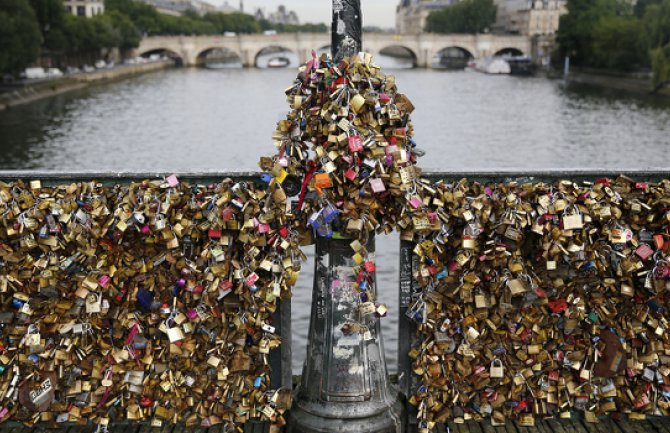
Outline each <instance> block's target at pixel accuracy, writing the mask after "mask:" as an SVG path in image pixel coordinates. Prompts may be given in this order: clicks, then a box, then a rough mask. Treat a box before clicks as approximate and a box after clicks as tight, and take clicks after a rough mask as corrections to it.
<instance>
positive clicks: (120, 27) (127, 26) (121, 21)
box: [105, 11, 142, 50]
mask: <svg viewBox="0 0 670 433" xmlns="http://www.w3.org/2000/svg"><path fill="white" fill-rule="evenodd" d="M105 15H107V16H109V18H110V19H111V20H112V24H113V25H114V28H115V29H116V32H117V33H118V37H119V45H118V47H119V48H120V49H122V50H127V49H131V48H136V47H137V46H139V45H140V42H141V41H142V33H140V31H139V29H138V28H137V27H136V26H135V24H133V22H132V21H131V20H130V18H128V17H127V16H126V15H123V14H122V13H120V12H118V11H109V12H105Z"/></svg>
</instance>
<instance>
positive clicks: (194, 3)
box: [141, 0, 217, 16]
mask: <svg viewBox="0 0 670 433" xmlns="http://www.w3.org/2000/svg"><path fill="white" fill-rule="evenodd" d="M141 1H142V2H143V3H146V4H148V5H151V6H153V7H155V8H156V10H158V12H160V13H162V14H165V15H173V16H180V15H182V14H183V13H184V12H186V11H193V12H196V13H198V14H200V15H204V14H206V13H208V12H217V8H216V6H214V5H212V4H211V3H207V2H205V1H202V0H141Z"/></svg>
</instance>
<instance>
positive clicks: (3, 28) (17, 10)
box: [0, 0, 41, 74]
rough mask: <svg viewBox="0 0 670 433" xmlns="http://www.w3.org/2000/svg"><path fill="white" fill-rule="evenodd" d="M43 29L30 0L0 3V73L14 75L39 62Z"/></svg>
mask: <svg viewBox="0 0 670 433" xmlns="http://www.w3.org/2000/svg"><path fill="white" fill-rule="evenodd" d="M40 40H41V35H40V29H39V24H38V21H37V17H36V16H35V12H34V11H33V9H32V8H31V7H30V4H29V3H28V1H27V0H2V1H0V72H3V73H10V74H14V73H17V72H19V71H21V70H22V69H24V68H25V67H26V66H30V65H31V64H32V63H34V62H35V60H37V57H38V56H39V52H40Z"/></svg>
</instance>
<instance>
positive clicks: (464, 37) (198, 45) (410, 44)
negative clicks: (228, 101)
mask: <svg viewBox="0 0 670 433" xmlns="http://www.w3.org/2000/svg"><path fill="white" fill-rule="evenodd" d="M329 46H330V35H329V34H328V33H282V34H278V35H271V36H270V35H261V34H252V35H237V36H233V37H227V36H149V37H146V38H144V39H143V40H142V42H141V43H140V46H139V47H138V48H137V49H136V50H135V54H136V55H143V54H146V53H150V52H153V51H168V52H171V53H173V54H174V55H175V56H177V57H179V58H181V59H182V61H183V63H184V65H186V66H196V65H198V63H199V62H200V61H201V59H202V56H203V54H204V53H206V52H207V51H208V50H211V49H214V48H222V49H226V50H228V51H230V52H231V53H234V54H235V55H237V56H238V57H239V58H240V61H241V63H242V65H243V66H245V67H254V66H256V58H257V57H258V55H259V54H260V53H261V51H263V50H264V49H266V48H268V47H282V48H284V49H286V50H289V51H291V52H293V53H295V54H296V55H297V57H298V60H299V61H300V62H304V61H306V60H307V58H308V57H309V56H310V53H311V51H312V50H318V49H320V48H324V47H329ZM531 46H532V43H531V38H530V37H528V36H519V35H492V34H477V35H468V34H448V35H442V34H435V33H424V34H420V35H401V34H393V33H368V34H366V35H365V38H364V45H363V49H364V50H365V51H368V52H371V53H372V54H374V55H379V53H380V52H381V51H382V50H384V49H385V48H389V47H403V48H405V49H407V50H409V52H411V53H412V55H413V57H414V58H415V59H416V66H418V67H423V68H429V67H431V65H432V60H433V58H434V57H435V56H436V55H438V53H439V52H440V51H441V50H443V49H445V48H451V47H457V48H461V49H464V50H466V51H468V52H469V53H470V54H471V55H472V57H474V58H481V57H487V56H492V55H495V54H496V53H497V52H499V51H501V50H504V49H510V48H512V49H515V50H518V51H520V52H522V53H524V54H530V53H531Z"/></svg>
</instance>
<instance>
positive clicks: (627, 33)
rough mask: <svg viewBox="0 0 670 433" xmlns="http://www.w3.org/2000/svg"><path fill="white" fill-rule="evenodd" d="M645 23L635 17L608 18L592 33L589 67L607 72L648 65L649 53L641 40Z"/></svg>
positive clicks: (601, 20) (600, 22) (615, 16)
mask: <svg viewBox="0 0 670 433" xmlns="http://www.w3.org/2000/svg"><path fill="white" fill-rule="evenodd" d="M641 30H642V23H641V22H640V20H638V19H637V18H636V17H634V16H625V17H624V16H617V15H612V16H605V17H602V18H601V19H600V21H598V23H597V24H596V25H595V27H594V28H593V31H592V35H591V37H592V39H593V46H592V53H593V58H592V59H590V64H591V65H593V66H595V67H598V68H605V69H613V70H618V71H625V72H627V71H633V70H635V69H637V68H639V67H640V66H641V65H642V64H643V63H646V62H647V52H646V50H645V49H644V44H643V43H641V41H640V33H641Z"/></svg>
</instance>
